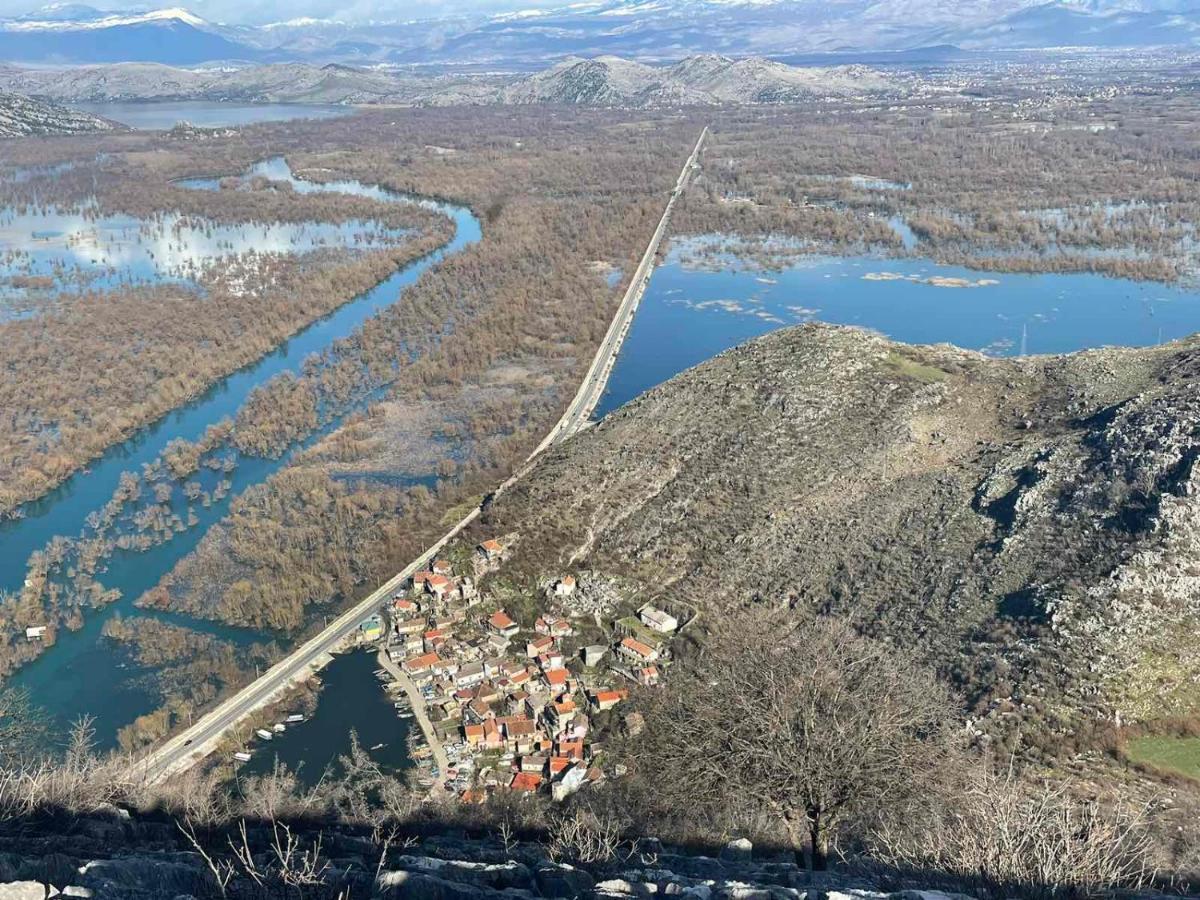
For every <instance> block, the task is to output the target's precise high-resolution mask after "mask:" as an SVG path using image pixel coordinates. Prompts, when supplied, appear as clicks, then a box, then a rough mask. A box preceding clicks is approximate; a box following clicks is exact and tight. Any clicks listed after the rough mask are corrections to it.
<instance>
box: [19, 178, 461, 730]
mask: <svg viewBox="0 0 1200 900" xmlns="http://www.w3.org/2000/svg"><path fill="white" fill-rule="evenodd" d="M254 171H255V172H256V173H262V172H264V171H269V172H271V173H272V174H271V177H272V178H274V179H275V180H289V181H291V182H292V183H293V184H294V185H295V187H296V189H297V190H300V191H304V192H319V191H339V192H350V193H356V194H361V195H363V196H370V197H374V198H376V199H381V200H386V201H389V202H403V203H410V202H419V203H421V204H422V205H426V206H429V207H431V208H435V209H438V210H441V211H443V212H445V213H446V214H447V215H449V216H450V217H451V218H452V219H453V221H454V223H455V226H456V230H455V234H454V236H453V238H452V239H451V240H450V242H449V243H447V244H446V245H445V246H443V247H442V248H441V249H440V250H438V251H436V252H434V253H432V254H429V255H427V256H425V257H423V258H422V259H420V260H417V261H415V262H413V263H411V264H410V265H408V266H406V267H404V268H402V269H400V270H398V271H397V272H395V273H393V274H392V275H391V276H390V277H388V278H387V279H385V280H384V281H382V282H380V283H379V284H378V285H377V286H376V287H374V288H372V289H371V290H369V291H366V292H364V293H363V294H360V295H359V296H357V297H355V298H353V299H352V300H350V301H349V302H347V303H346V304H344V305H343V306H341V307H339V308H338V309H337V310H335V311H334V312H333V313H331V314H329V315H328V316H326V317H324V318H322V319H320V320H318V321H316V322H314V323H312V324H311V325H309V326H308V327H306V328H304V329H303V330H301V331H300V332H298V333H297V334H296V335H294V336H293V337H291V338H290V339H288V340H287V341H285V342H284V343H283V344H281V345H280V346H279V347H277V348H276V349H275V350H274V351H273V352H271V353H270V354H268V355H267V356H265V357H263V358H262V359H260V360H259V361H258V362H256V363H254V364H252V365H250V366H247V367H245V368H244V369H241V370H239V371H238V372H235V373H233V374H232V375H230V376H229V377H227V378H225V379H222V380H221V381H219V382H218V383H217V384H215V385H213V386H212V387H211V388H210V389H209V390H208V391H206V392H205V393H204V394H202V395H201V396H200V397H198V398H197V399H196V400H195V401H193V402H192V403H189V404H187V405H185V406H183V407H180V408H179V409H176V410H175V411H173V412H171V413H169V414H168V415H166V416H164V417H163V418H162V419H160V420H158V421H157V422H155V423H153V424H152V425H150V426H148V427H146V428H144V429H142V430H141V431H139V432H138V433H137V434H136V435H134V436H133V437H132V438H130V439H129V440H127V441H124V442H123V443H121V444H119V445H117V446H115V447H114V448H112V449H111V450H110V451H108V452H107V453H106V454H105V455H104V456H103V457H101V458H100V459H97V460H95V461H94V462H93V463H92V464H91V466H90V468H89V469H88V470H87V471H85V472H80V473H77V474H76V475H74V476H72V477H71V478H70V479H68V480H67V481H66V482H64V483H63V484H62V485H61V486H60V487H59V488H57V489H56V490H54V491H52V492H50V493H49V494H47V495H46V496H44V497H42V498H41V499H40V500H38V501H36V502H34V503H30V504H26V505H25V506H24V507H23V508H22V511H23V512H24V514H25V515H24V517H23V518H20V519H15V520H9V521H5V522H2V523H0V590H9V591H12V590H17V589H19V588H20V586H21V584H22V582H23V579H24V577H25V572H26V560H28V558H29V556H30V554H31V553H33V552H34V551H36V550H39V549H41V548H42V547H44V546H45V545H46V543H47V542H48V541H49V540H50V539H51V538H53V537H54V536H56V535H63V536H68V537H74V536H77V535H79V534H81V533H82V532H83V531H84V530H85V527H86V519H87V516H88V515H89V513H91V512H92V511H94V510H98V509H100V508H101V507H103V506H104V504H105V503H106V502H107V501H108V500H109V499H110V498H111V497H112V495H113V492H114V491H115V490H116V488H117V485H118V482H119V480H120V476H121V473H122V472H125V471H134V472H137V471H140V470H141V467H142V465H143V464H146V463H150V462H152V461H153V460H155V459H156V458H157V457H158V456H159V454H161V452H162V451H163V449H164V448H165V447H166V445H167V444H168V443H169V442H170V441H172V440H174V439H176V438H184V439H187V440H196V439H197V438H199V437H200V436H201V435H202V434H203V433H204V431H205V430H206V429H207V428H208V427H209V426H210V425H212V424H215V423H217V422H219V421H220V420H222V419H224V418H226V417H232V416H233V415H234V414H235V413H236V412H237V410H238V408H239V407H240V406H241V405H242V403H243V402H244V401H245V399H246V397H247V396H248V395H249V394H250V392H251V391H252V390H253V389H254V388H256V387H258V386H259V385H261V384H263V383H265V382H266V381H268V380H269V379H270V378H272V377H273V376H275V375H277V374H279V373H281V372H285V371H290V372H298V371H299V370H300V368H301V366H302V364H303V362H304V360H305V359H306V358H307V357H308V356H309V355H310V354H314V353H319V352H321V351H322V350H324V349H326V348H327V347H329V346H330V345H331V344H332V343H333V342H335V341H337V340H339V339H341V338H345V337H348V336H349V335H351V334H352V333H353V332H354V331H355V329H357V328H358V327H359V326H360V325H361V324H362V323H363V322H364V321H365V320H366V319H368V318H370V317H371V316H373V315H375V314H376V313H377V312H380V311H381V310H383V309H385V308H386V307H388V306H391V305H392V304H393V303H396V302H397V301H398V300H399V302H403V297H402V294H401V292H402V291H403V289H404V288H405V287H407V286H408V285H410V284H412V283H413V282H414V281H416V279H417V278H419V277H420V275H421V274H422V273H423V272H425V271H426V270H427V269H429V268H430V267H431V266H434V265H436V264H437V263H438V262H439V261H440V260H442V259H444V258H445V257H446V256H447V255H449V254H452V253H456V252H458V251H460V250H461V249H463V248H464V247H466V246H468V245H470V244H472V243H474V242H475V241H478V240H479V238H480V236H481V230H480V223H479V221H478V220H477V219H476V218H475V217H474V216H473V215H472V214H471V213H470V211H469V210H467V209H465V208H463V207H457V206H453V205H450V204H442V203H436V202H433V201H427V200H420V199H413V198H408V197H404V196H401V195H398V194H394V193H390V192H387V191H384V190H382V189H380V188H377V187H375V186H372V185H362V184H359V183H358V182H347V181H338V182H330V183H325V184H320V185H317V184H311V183H308V182H304V181H302V180H300V179H298V178H295V177H294V176H293V175H292V173H291V172H290V171H289V170H288V169H287V166H286V164H285V163H284V162H283V161H282V160H273V161H270V162H268V163H264V164H260V166H256V167H255V170H254ZM213 185H215V182H213V181H207V182H203V181H202V182H193V183H192V186H193V187H196V188H204V187H211V186H213ZM340 421H341V419H340V418H338V419H336V420H335V421H333V422H331V423H330V424H329V425H327V426H326V427H325V428H322V429H321V430H320V431H319V432H318V433H317V434H315V435H313V436H312V437H311V438H309V439H308V440H307V441H305V442H304V444H303V445H302V446H307V445H310V444H311V443H312V442H313V441H315V440H317V439H318V438H319V437H320V436H322V435H324V434H326V433H328V432H329V431H331V430H332V429H333V428H334V427H336V425H337V424H338V423H339V422H340ZM288 459H289V456H287V455H285V456H284V457H282V458H280V459H262V458H257V457H243V458H241V459H240V462H239V465H238V466H237V467H236V468H235V469H234V470H233V471H232V472H231V473H229V474H228V475H227V476H225V477H228V478H229V479H230V480H231V481H232V482H233V489H232V491H231V492H230V494H229V496H228V497H226V498H225V499H224V500H221V501H214V502H213V503H212V505H211V506H210V507H208V508H203V507H200V506H197V507H196V509H195V512H196V514H197V516H198V517H199V520H200V521H199V524H198V526H197V527H194V528H191V529H189V530H188V531H186V532H184V533H182V534H178V535H176V536H175V538H174V539H173V540H171V541H169V542H167V543H165V544H162V545H160V546H158V547H155V548H153V549H151V550H149V551H147V552H143V553H137V552H133V551H118V552H117V553H116V554H115V555H114V556H113V557H112V558H111V559H110V560H108V561H107V570H106V571H104V572H103V573H102V574H101V575H100V576H99V579H98V580H99V581H100V582H101V583H102V584H103V585H104V586H105V587H106V588H116V589H118V590H120V591H121V594H122V598H121V599H120V600H119V601H118V602H116V603H114V604H112V605H111V606H109V607H106V608H105V609H104V610H103V611H102V612H92V613H90V614H88V615H86V616H85V620H84V625H83V627H82V628H81V629H79V630H78V631H74V632H71V631H67V630H65V629H62V630H60V631H59V633H58V639H57V643H56V645H55V646H54V647H53V648H51V649H50V650H49V651H47V652H46V653H44V654H42V655H41V656H40V657H39V658H38V659H37V660H35V661H33V662H32V663H30V664H28V665H26V666H24V667H23V668H22V669H20V670H19V671H18V672H17V673H15V674H14V675H13V676H12V677H11V678H10V679H9V682H8V683H10V684H13V685H17V686H21V687H24V688H26V689H28V690H29V692H30V693H31V695H32V696H33V697H34V698H35V700H36V701H37V702H38V703H39V704H41V705H43V706H44V707H46V709H47V710H48V711H49V712H50V713H51V714H52V715H53V716H54V718H55V719H56V720H57V721H58V723H59V724H61V725H65V724H68V723H70V722H72V721H74V720H75V719H77V718H78V717H79V716H81V715H83V714H88V715H91V716H94V717H95V718H96V722H95V725H96V729H97V738H98V741H99V743H100V744H101V745H102V746H110V745H111V744H112V743H113V741H114V740H115V736H116V731H117V729H118V728H120V727H121V726H122V725H125V724H127V723H128V722H130V721H132V720H133V719H134V718H135V717H136V716H138V715H140V714H142V713H145V712H148V711H149V710H150V709H151V708H152V707H153V705H154V704H153V703H148V702H147V700H146V698H145V697H144V695H143V694H142V693H141V692H140V691H138V690H137V689H135V688H131V687H130V688H127V687H123V685H122V682H123V679H124V670H122V669H120V668H119V660H117V659H116V658H115V656H114V655H113V654H112V653H110V652H109V651H108V649H107V648H106V646H105V643H104V641H103V639H102V637H101V634H100V631H101V628H102V627H103V623H104V621H105V620H106V619H107V618H108V617H109V616H111V615H112V614H113V613H115V612H121V613H122V614H125V615H128V614H131V613H134V612H135V611H136V610H135V609H134V607H133V601H135V600H136V599H137V598H138V597H139V596H140V595H141V594H142V593H143V592H144V591H145V590H147V589H148V588H150V587H152V586H154V585H155V584H157V583H158V581H159V579H160V578H161V577H162V576H163V575H165V574H166V573H167V572H169V571H171V569H173V568H174V566H175V564H176V563H177V562H178V561H179V560H180V559H182V558H183V556H185V555H186V554H187V553H188V552H190V551H191V550H192V549H193V548H194V547H195V546H196V545H197V544H198V543H199V541H200V540H201V538H202V537H203V535H204V533H205V531H206V530H207V529H208V528H209V527H211V525H213V524H215V523H216V522H217V521H219V519H220V518H221V517H222V516H223V515H224V514H225V513H226V512H227V511H228V507H229V503H230V501H231V500H232V498H233V497H235V496H237V494H238V493H240V492H241V491H243V490H245V489H246V488H247V487H249V486H251V485H253V484H259V483H261V482H262V481H264V480H265V479H266V478H267V477H268V476H270V475H271V474H272V473H274V472H276V471H278V470H279V469H280V468H282V467H283V466H284V465H286V463H287V460H288ZM411 477H412V480H414V481H420V480H424V479H425V478H426V477H427V475H426V474H425V473H421V474H419V475H414V476H411ZM188 621H189V622H191V620H188ZM200 627H203V628H204V629H205V630H208V631H210V632H212V633H215V634H218V636H221V637H223V638H225V639H228V640H237V641H245V640H250V639H263V638H264V636H263V635H258V634H253V633H247V632H245V631H244V630H242V629H236V628H227V627H225V626H220V625H214V624H213V623H203V624H202V625H200ZM139 698H141V699H140V700H139Z"/></svg>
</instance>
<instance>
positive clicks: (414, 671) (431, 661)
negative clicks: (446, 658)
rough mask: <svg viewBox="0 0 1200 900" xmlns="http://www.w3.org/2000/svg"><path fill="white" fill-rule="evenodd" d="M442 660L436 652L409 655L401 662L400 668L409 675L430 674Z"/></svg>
mask: <svg viewBox="0 0 1200 900" xmlns="http://www.w3.org/2000/svg"><path fill="white" fill-rule="evenodd" d="M441 661H442V660H441V659H440V658H439V657H438V655H437V654H436V653H424V654H422V655H421V656H412V657H409V658H408V659H406V660H405V661H404V662H402V663H401V664H400V668H401V669H403V670H404V671H405V672H406V673H407V674H409V675H428V674H429V673H430V672H432V671H433V667H434V666H435V665H437V664H438V663H440V662H441Z"/></svg>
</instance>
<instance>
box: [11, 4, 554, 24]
mask: <svg viewBox="0 0 1200 900" xmlns="http://www.w3.org/2000/svg"><path fill="white" fill-rule="evenodd" d="M567 2H570V0H161V2H155V0H142V2H127V0H90V2H89V0H81V2H80V5H85V6H91V7H94V8H96V9H102V10H106V11H112V12H140V11H144V10H147V9H162V8H167V7H173V6H181V7H185V8H186V9H189V10H191V11H192V12H194V13H195V14H196V15H198V16H201V17H203V18H205V19H210V20H212V21H215V22H231V23H232V22H279V21H284V20H287V19H294V18H297V17H299V16H314V17H317V18H322V19H325V18H332V19H339V20H341V21H346V22H351V21H360V22H361V21H370V20H376V21H378V20H387V21H403V20H406V19H429V18H441V17H443V16H452V15H482V14H487V13H493V12H507V11H511V10H516V9H531V8H533V7H538V6H563V5H565V4H566V3H567ZM47 5H48V3H47V0H0V17H8V16H18V15H23V14H25V13H29V12H33V11H34V10H38V9H41V8H43V7H45V6H47ZM61 5H74V4H73V3H62V4H61Z"/></svg>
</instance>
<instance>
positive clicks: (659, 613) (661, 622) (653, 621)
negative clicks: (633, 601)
mask: <svg viewBox="0 0 1200 900" xmlns="http://www.w3.org/2000/svg"><path fill="white" fill-rule="evenodd" d="M638 618H639V619H641V620H642V622H644V623H645V624H646V626H647V627H649V628H653V629H654V630H655V631H658V632H661V633H662V634H670V633H671V632H673V631H675V629H677V628H678V627H679V620H678V619H676V618H675V617H674V616H673V615H671V614H670V613H668V612H665V611H664V610H661V609H659V608H658V607H657V606H651V605H650V604H649V603H647V604H646V605H645V606H643V607H642V608H641V609H639V610H638Z"/></svg>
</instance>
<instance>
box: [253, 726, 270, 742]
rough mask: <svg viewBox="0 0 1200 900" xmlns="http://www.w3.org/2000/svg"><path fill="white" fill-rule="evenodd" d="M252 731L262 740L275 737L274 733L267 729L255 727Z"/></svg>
mask: <svg viewBox="0 0 1200 900" xmlns="http://www.w3.org/2000/svg"><path fill="white" fill-rule="evenodd" d="M254 733H255V734H257V735H258V736H259V737H260V738H262V739H263V740H264V741H269V740H271V739H272V738H273V737H275V735H273V734H272V733H271V732H269V731H267V729H265V728H256V729H255V730H254Z"/></svg>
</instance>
